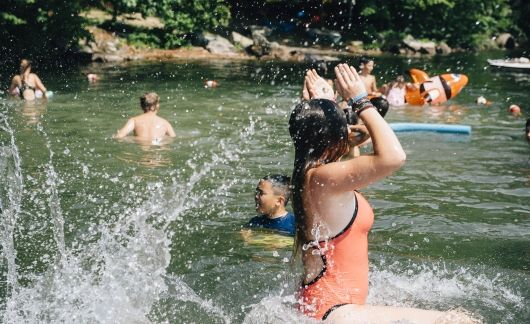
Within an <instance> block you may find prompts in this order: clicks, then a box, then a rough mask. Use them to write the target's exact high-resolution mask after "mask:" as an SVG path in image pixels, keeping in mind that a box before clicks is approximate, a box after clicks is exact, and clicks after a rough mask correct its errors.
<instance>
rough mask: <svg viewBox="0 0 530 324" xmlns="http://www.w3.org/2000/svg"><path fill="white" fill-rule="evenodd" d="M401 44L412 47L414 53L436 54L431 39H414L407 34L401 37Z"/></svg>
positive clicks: (434, 45)
mask: <svg viewBox="0 0 530 324" xmlns="http://www.w3.org/2000/svg"><path fill="white" fill-rule="evenodd" d="M403 44H404V45H405V46H406V47H408V48H410V49H412V50H413V51H414V52H416V53H421V54H429V55H434V54H436V44H435V43H434V42H431V41H427V42H424V41H419V40H417V39H414V37H412V36H411V35H407V36H406V37H405V38H404V39H403Z"/></svg>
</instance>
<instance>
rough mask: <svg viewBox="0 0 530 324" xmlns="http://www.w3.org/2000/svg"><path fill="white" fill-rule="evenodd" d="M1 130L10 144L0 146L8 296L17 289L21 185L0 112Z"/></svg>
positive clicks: (13, 148)
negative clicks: (17, 239)
mask: <svg viewBox="0 0 530 324" xmlns="http://www.w3.org/2000/svg"><path fill="white" fill-rule="evenodd" d="M0 120H1V121H2V123H3V124H0V130H2V131H4V132H6V133H7V134H9V138H10V140H9V144H8V145H6V146H0V179H1V180H2V182H3V183H4V184H5V185H4V186H2V188H0V215H1V217H2V219H1V221H0V233H1V234H0V235H1V238H0V240H1V244H2V253H3V255H4V257H5V259H6V262H7V295H8V296H9V295H10V294H11V292H12V291H13V290H16V289H17V287H18V278H17V265H16V255H17V253H16V250H15V242H14V235H15V233H14V230H15V224H16V223H17V218H18V215H19V213H20V209H21V201H22V194H23V191H24V182H23V178H22V169H21V166H20V155H19V152H18V147H17V145H16V142H15V135H14V133H13V129H12V128H11V126H10V124H9V122H8V120H7V116H6V115H4V114H1V113H0Z"/></svg>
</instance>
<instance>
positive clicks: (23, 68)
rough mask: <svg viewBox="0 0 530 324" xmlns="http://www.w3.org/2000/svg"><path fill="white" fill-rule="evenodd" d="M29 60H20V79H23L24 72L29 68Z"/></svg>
mask: <svg viewBox="0 0 530 324" xmlns="http://www.w3.org/2000/svg"><path fill="white" fill-rule="evenodd" d="M31 63H32V62H31V61H30V60H27V59H22V60H20V77H21V78H22V81H24V74H25V73H26V71H27V70H28V69H30V68H31Z"/></svg>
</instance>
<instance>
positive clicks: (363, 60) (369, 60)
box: [359, 57, 375, 64]
mask: <svg viewBox="0 0 530 324" xmlns="http://www.w3.org/2000/svg"><path fill="white" fill-rule="evenodd" d="M369 62H375V61H374V59H373V58H370V57H361V59H360V60H359V63H361V64H368V63H369Z"/></svg>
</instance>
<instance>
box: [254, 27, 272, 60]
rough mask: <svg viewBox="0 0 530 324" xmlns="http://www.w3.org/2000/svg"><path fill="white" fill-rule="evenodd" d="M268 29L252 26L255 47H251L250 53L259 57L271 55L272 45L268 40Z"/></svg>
mask: <svg viewBox="0 0 530 324" xmlns="http://www.w3.org/2000/svg"><path fill="white" fill-rule="evenodd" d="M267 29H268V28H266V27H264V28H252V26H251V30H252V42H253V45H252V46H251V47H250V51H251V52H252V53H254V54H255V55H256V56H258V57H261V56H265V55H269V54H271V49H272V45H271V42H269V40H268V39H267Z"/></svg>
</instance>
